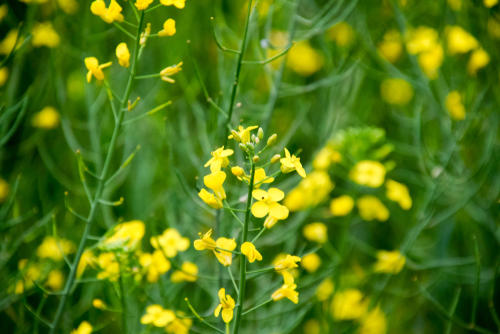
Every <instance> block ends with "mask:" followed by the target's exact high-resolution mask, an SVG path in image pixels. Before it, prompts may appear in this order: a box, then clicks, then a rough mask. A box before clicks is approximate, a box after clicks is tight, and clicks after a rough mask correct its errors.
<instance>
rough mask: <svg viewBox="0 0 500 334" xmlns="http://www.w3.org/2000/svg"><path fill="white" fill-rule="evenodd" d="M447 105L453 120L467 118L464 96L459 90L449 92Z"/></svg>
mask: <svg viewBox="0 0 500 334" xmlns="http://www.w3.org/2000/svg"><path fill="white" fill-rule="evenodd" d="M445 107H446V110H447V111H448V113H449V114H450V117H451V118H452V119H453V120H455V121H461V120H463V119H465V107H464V105H463V103H462V96H461V95H460V93H459V92H458V91H456V90H454V91H451V92H449V93H448V95H447V96H446V100H445Z"/></svg>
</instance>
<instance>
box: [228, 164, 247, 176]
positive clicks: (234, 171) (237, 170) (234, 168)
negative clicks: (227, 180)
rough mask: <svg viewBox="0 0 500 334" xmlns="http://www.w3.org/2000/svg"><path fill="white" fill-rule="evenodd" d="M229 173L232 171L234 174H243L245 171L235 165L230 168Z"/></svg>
mask: <svg viewBox="0 0 500 334" xmlns="http://www.w3.org/2000/svg"><path fill="white" fill-rule="evenodd" d="M231 173H233V175H234V176H243V175H244V174H245V171H244V170H243V168H241V167H240V166H235V167H232V168H231Z"/></svg>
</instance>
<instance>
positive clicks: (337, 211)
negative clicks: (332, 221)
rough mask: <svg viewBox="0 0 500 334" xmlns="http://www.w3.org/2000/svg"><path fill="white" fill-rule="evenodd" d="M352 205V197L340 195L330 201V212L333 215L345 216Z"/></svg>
mask: <svg viewBox="0 0 500 334" xmlns="http://www.w3.org/2000/svg"><path fill="white" fill-rule="evenodd" d="M353 207H354V199H353V198H352V197H351V196H349V195H342V196H339V197H336V198H334V199H332V200H331V201H330V212H331V213H332V215H333V216H335V217H340V216H347V215H348V214H349V213H351V211H352V208H353Z"/></svg>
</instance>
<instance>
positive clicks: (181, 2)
mask: <svg viewBox="0 0 500 334" xmlns="http://www.w3.org/2000/svg"><path fill="white" fill-rule="evenodd" d="M160 3H161V4H162V5H164V6H175V7H177V8H179V9H182V8H184V7H185V6H186V0H160Z"/></svg>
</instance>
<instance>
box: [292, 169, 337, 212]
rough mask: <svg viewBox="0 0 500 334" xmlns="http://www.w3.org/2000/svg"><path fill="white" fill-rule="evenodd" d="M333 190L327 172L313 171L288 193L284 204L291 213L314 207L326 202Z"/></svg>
mask: <svg viewBox="0 0 500 334" xmlns="http://www.w3.org/2000/svg"><path fill="white" fill-rule="evenodd" d="M333 188H334V184H333V182H332V180H331V179H330V176H329V175H328V173H327V172H325V171H313V172H312V173H310V174H309V175H308V176H307V177H306V178H304V179H303V180H302V181H300V183H299V185H298V186H297V187H296V188H295V189H293V190H292V191H291V192H290V193H288V195H287V197H286V198H285V202H284V203H285V205H286V207H287V208H289V209H290V210H291V211H298V210H303V209H306V208H308V207H313V206H316V205H318V204H319V203H321V202H322V201H323V200H325V199H326V198H327V196H328V194H329V193H330V191H332V189H333Z"/></svg>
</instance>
